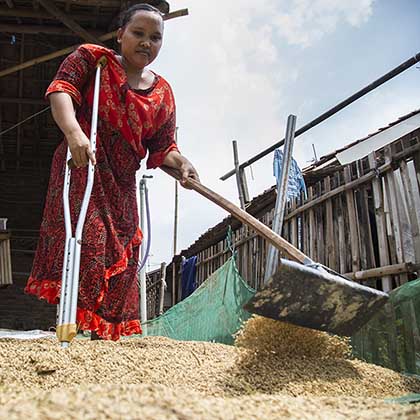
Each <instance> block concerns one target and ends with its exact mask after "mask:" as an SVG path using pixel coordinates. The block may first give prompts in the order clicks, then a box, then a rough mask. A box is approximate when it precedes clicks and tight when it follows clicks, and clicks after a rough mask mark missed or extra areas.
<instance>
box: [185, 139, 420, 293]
mask: <svg viewBox="0 0 420 420" xmlns="http://www.w3.org/2000/svg"><path fill="white" fill-rule="evenodd" d="M419 190H420V141H419V139H418V137H417V136H415V135H413V134H412V135H408V136H405V137H403V138H402V139H400V140H398V141H396V142H394V143H393V144H391V145H390V146H388V147H386V148H384V149H382V150H379V151H377V152H372V153H371V154H370V155H369V156H368V157H365V158H363V159H361V160H359V161H356V162H353V163H352V164H350V165H348V166H346V167H342V168H340V169H339V170H337V171H336V172H335V173H331V174H329V175H328V176H326V177H325V178H323V179H321V180H320V181H319V182H317V183H316V184H314V185H312V186H310V187H309V188H308V195H307V197H303V196H302V197H299V198H298V199H294V200H292V201H291V202H289V204H288V208H287V209H286V215H285V223H284V227H283V233H282V235H283V236H284V237H285V238H286V239H287V240H288V241H290V242H291V243H292V244H294V245H295V246H297V247H298V248H299V249H301V250H302V251H303V252H304V253H306V254H307V255H308V256H310V257H311V258H312V259H314V260H315V261H317V262H320V263H322V264H325V265H327V266H329V267H330V268H332V269H333V270H335V271H337V272H339V273H342V274H346V275H347V276H349V277H350V278H352V279H354V280H356V281H359V282H362V283H363V284H366V285H369V286H372V287H377V288H380V289H383V290H386V291H389V290H391V289H393V288H395V287H397V286H399V285H401V284H403V283H405V282H407V281H408V280H410V279H413V278H416V275H417V274H416V271H417V269H419V267H420V196H419ZM273 212H274V202H273V207H272V208H269V209H268V210H267V211H266V212H265V214H262V215H260V216H259V217H258V218H259V219H260V220H261V221H262V222H263V223H265V224H266V225H268V226H271V223H272V218H273ZM233 241H234V244H235V249H236V251H237V262H238V268H239V271H240V273H241V275H242V276H243V278H244V279H245V280H246V281H247V282H248V283H249V284H250V286H252V287H254V288H258V287H259V286H260V284H261V281H262V279H263V278H264V270H265V256H266V251H267V244H266V243H265V241H264V240H263V239H262V238H260V237H259V236H256V235H255V234H253V232H252V231H249V230H248V229H247V228H246V227H244V226H241V227H240V228H239V229H237V230H235V231H234V232H233ZM230 255H231V252H230V250H229V248H228V246H227V243H226V240H224V241H221V242H218V243H216V244H212V245H211V246H209V247H207V248H206V249H203V250H202V251H201V252H199V254H198V260H197V282H198V284H201V283H202V282H203V281H204V280H205V279H206V278H208V277H209V276H210V275H211V274H212V273H213V272H214V271H215V270H217V268H219V267H220V266H221V265H222V264H223V263H224V262H225V261H226V260H227V259H228V258H229V257H230ZM178 281H180V279H178Z"/></svg>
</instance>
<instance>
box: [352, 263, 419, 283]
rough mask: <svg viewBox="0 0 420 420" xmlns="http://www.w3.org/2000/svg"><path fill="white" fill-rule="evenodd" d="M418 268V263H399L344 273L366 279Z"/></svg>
mask: <svg viewBox="0 0 420 420" xmlns="http://www.w3.org/2000/svg"><path fill="white" fill-rule="evenodd" d="M419 269H420V265H419V264H412V263H401V264H393V265H386V266H383V267H378V268H371V269H369V270H360V271H356V272H353V273H346V274H344V275H345V276H346V277H348V278H350V279H352V280H367V279H371V278H379V277H389V276H391V275H397V274H406V273H413V272H417V271H418V270H419Z"/></svg>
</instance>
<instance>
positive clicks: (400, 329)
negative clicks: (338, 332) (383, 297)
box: [352, 280, 420, 375]
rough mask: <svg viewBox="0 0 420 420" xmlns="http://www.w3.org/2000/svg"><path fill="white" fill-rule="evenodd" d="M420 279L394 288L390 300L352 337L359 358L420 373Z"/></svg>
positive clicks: (399, 370)
mask: <svg viewBox="0 0 420 420" xmlns="http://www.w3.org/2000/svg"><path fill="white" fill-rule="evenodd" d="M419 329H420V280H415V281H411V282H409V283H406V284H404V285H403V286H401V287H399V288H397V289H395V290H393V291H392V292H391V293H390V300H389V302H388V303H387V304H386V305H385V306H384V307H383V308H382V309H381V310H380V311H379V312H378V313H377V314H376V315H375V316H374V317H373V318H372V319H371V320H370V321H369V322H368V323H367V324H366V325H365V326H364V327H363V328H362V329H361V330H360V331H358V333H357V334H355V335H354V336H353V337H352V346H353V352H354V354H355V356H356V357H359V358H362V359H364V360H366V361H367V362H370V363H375V364H378V365H381V366H384V367H387V368H390V369H394V370H396V371H398V372H407V373H412V374H417V375H419V374H420V334H419Z"/></svg>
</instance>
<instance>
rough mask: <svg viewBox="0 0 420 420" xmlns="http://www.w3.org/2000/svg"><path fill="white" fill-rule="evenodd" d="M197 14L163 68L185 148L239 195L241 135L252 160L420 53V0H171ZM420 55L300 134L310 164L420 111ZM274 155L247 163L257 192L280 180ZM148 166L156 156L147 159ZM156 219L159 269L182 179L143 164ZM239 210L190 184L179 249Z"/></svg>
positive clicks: (154, 256)
mask: <svg viewBox="0 0 420 420" xmlns="http://www.w3.org/2000/svg"><path fill="white" fill-rule="evenodd" d="M169 3H170V5H171V11H175V10H178V9H183V8H188V10H189V16H187V17H181V18H177V19H173V20H170V21H167V22H166V26H165V34H164V46H163V48H162V50H161V53H160V55H159V57H158V59H157V60H156V61H155V62H154V63H152V65H151V66H150V68H151V69H153V70H155V71H157V72H158V73H159V74H161V75H162V76H164V77H165V78H166V79H167V80H168V81H169V83H170V84H171V86H172V88H173V90H174V93H175V98H176V103H177V125H178V127H179V129H178V143H179V148H180V150H181V152H182V154H184V155H185V156H186V157H187V158H188V159H189V160H190V161H191V162H192V163H193V164H194V166H195V167H196V169H197V171H198V172H199V174H200V178H201V181H202V183H203V184H204V185H206V186H208V187H209V188H211V189H213V190H214V191H216V192H218V193H219V194H221V195H223V196H224V197H226V198H227V199H229V200H231V201H232V202H234V203H235V204H239V199H238V191H237V188H236V180H235V177H231V178H229V179H228V180H226V181H221V180H220V177H221V176H222V175H224V174H225V173H226V172H228V171H230V170H231V169H232V168H233V152H232V140H236V141H237V143H238V149H239V158H240V161H245V160H248V159H249V158H251V157H253V156H254V155H256V154H258V153H259V152H261V151H262V150H264V149H266V148H267V147H269V146H271V145H272V144H274V143H276V142H277V141H279V140H281V139H282V138H283V137H284V134H285V127H286V120H287V116H288V115H290V114H294V115H296V116H297V124H296V128H299V127H301V126H303V125H304V124H306V123H308V122H309V121H311V120H313V119H314V118H315V117H317V116H319V115H320V114H321V113H323V112H325V111H326V110H328V109H330V108H331V107H332V106H334V105H336V104H337V103H338V102H340V101H341V100H343V99H345V98H347V97H348V96H350V95H351V94H353V93H355V92H356V91H358V90H359V89H361V88H363V87H365V86H366V85H368V84H370V83H371V82H372V81H374V80H376V79H377V78H379V77H380V76H382V75H383V74H385V73H387V72H388V71H390V70H392V69H393V68H394V67H397V66H398V65H399V64H401V63H402V62H404V61H406V60H407V59H409V58H411V57H412V56H414V55H415V54H417V53H419V52H420V25H419V24H418V20H419V17H420V1H418V0H352V1H343V0H287V1H286V0H258V1H256V0H252V1H251V0H235V1H226V0H213V1H202V0H201V1H200V0H170V1H169ZM419 81H420V63H419V64H418V65H417V66H413V67H411V68H410V69H409V70H407V71H405V72H404V73H402V74H400V75H399V76H397V77H396V78H394V79H393V80H391V81H389V82H387V83H386V84H384V85H382V86H381V87H379V88H377V89H376V90H375V91H373V92H371V93H369V94H368V95H366V96H365V97H364V98H362V99H359V100H358V101H357V102H355V103H353V104H352V105H350V106H349V107H348V108H346V109H344V110H343V111H341V112H340V113H338V114H336V115H335V116H333V117H331V118H330V119H328V120H327V121H325V122H323V123H321V124H320V125H319V126H318V127H316V128H314V129H312V130H310V131H309V132H307V133H305V134H303V135H301V136H299V137H298V138H296V141H295V145H294V157H295V159H296V160H297V162H298V163H299V165H300V167H301V168H304V167H305V166H308V165H309V164H310V163H311V160H312V159H313V158H314V154H313V149H312V144H314V146H315V149H316V153H317V155H318V157H320V156H323V155H325V154H328V153H330V152H332V151H334V150H336V149H338V148H341V147H343V146H345V145H346V144H349V143H351V142H353V141H354V140H357V139H359V138H362V137H365V136H366V135H368V134H370V133H372V132H374V131H376V130H377V129H378V128H380V127H383V126H385V125H387V124H388V123H390V122H392V121H395V120H396V119H397V118H398V117H400V116H402V115H404V114H407V113H409V112H411V111H413V110H415V109H418V108H420V103H419V98H420V83H419ZM272 159H273V154H270V155H268V156H266V157H265V158H263V159H261V160H260V161H258V162H256V163H254V164H253V165H252V166H251V167H249V168H247V169H246V176H247V180H248V188H249V191H250V196H251V198H252V197H255V196H257V195H259V194H261V193H262V192H263V191H264V190H266V189H267V188H270V187H271V186H272V185H274V183H275V179H274V177H273V174H272V172H273V171H272ZM143 166H144V168H145V165H143ZM143 175H152V176H153V178H152V179H148V180H147V185H148V192H149V201H150V209H151V218H152V230H151V237H152V241H151V251H150V253H151V255H150V258H149V261H148V263H147V268H148V270H152V269H156V268H158V267H159V266H160V263H161V262H163V261H166V262H170V261H171V259H172V256H173V251H174V249H173V229H174V203H175V195H174V191H175V187H174V181H173V180H172V179H170V178H169V177H168V175H166V174H164V173H163V172H162V171H160V170H158V169H157V170H149V171H146V170H145V169H141V170H140V171H139V174H138V177H139V178H140V177H141V176H143ZM227 215H228V214H227V213H226V212H225V211H224V210H222V209H219V208H218V207H217V206H216V205H214V204H213V203H211V202H209V201H208V200H206V199H205V198H203V197H201V196H200V195H199V194H198V193H196V192H194V191H188V190H185V189H183V188H180V189H179V220H178V246H177V253H179V252H180V251H181V250H183V249H186V248H188V247H189V246H190V245H191V244H192V243H194V242H195V241H196V240H197V239H198V238H199V237H200V236H201V235H202V234H203V233H205V232H206V231H207V230H208V229H210V228H211V227H213V226H214V225H216V224H217V223H219V222H220V221H221V220H222V219H223V218H225V217H226V216H227Z"/></svg>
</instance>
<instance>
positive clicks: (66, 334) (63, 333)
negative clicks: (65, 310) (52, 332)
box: [56, 324, 77, 343]
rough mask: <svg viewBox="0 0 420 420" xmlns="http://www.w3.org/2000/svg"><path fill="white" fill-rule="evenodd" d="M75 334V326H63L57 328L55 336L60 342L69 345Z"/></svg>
mask: <svg viewBox="0 0 420 420" xmlns="http://www.w3.org/2000/svg"><path fill="white" fill-rule="evenodd" d="M76 334H77V326H76V324H63V325H59V326H57V331H56V335H57V338H58V340H59V341H60V342H63V341H66V342H68V343H70V341H72V340H73V338H74V337H76Z"/></svg>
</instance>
